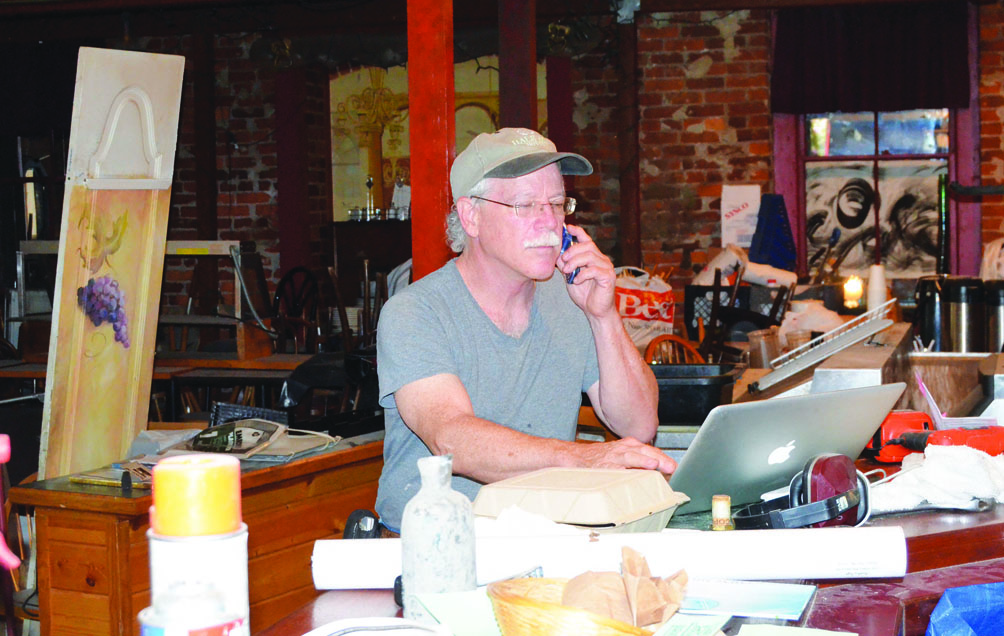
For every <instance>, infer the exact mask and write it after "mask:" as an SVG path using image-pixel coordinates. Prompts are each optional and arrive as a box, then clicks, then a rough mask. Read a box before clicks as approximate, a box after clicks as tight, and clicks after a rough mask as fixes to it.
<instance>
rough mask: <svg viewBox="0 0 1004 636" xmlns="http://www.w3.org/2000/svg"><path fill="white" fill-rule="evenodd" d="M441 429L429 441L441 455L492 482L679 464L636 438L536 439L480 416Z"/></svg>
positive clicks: (460, 471)
mask: <svg viewBox="0 0 1004 636" xmlns="http://www.w3.org/2000/svg"><path fill="white" fill-rule="evenodd" d="M443 424H444V425H443V426H442V427H441V428H440V429H439V430H438V431H437V432H436V434H435V439H436V442H434V443H432V444H429V448H430V450H432V452H433V453H436V454H446V453H451V454H452V455H453V472H454V474H456V475H463V476H464V477H467V478H469V479H473V480H475V481H479V482H481V483H485V484H487V483H492V482H495V481H499V480H501V479H506V478H509V477H515V476H516V475H521V474H523V473H527V472H530V471H533V470H538V469H540V468H549V467H556V466H557V467H565V468H642V469H648V470H661V471H663V472H666V473H669V472H672V470H673V469H674V468H675V467H676V464H675V463H674V462H673V461H672V460H671V459H669V458H668V457H667V456H666V455H665V454H663V453H662V452H661V451H658V450H657V449H655V448H652V447H650V446H645V445H643V444H642V443H640V442H638V441H636V440H634V439H622V440H618V441H616V442H607V443H591V442H568V441H564V440H557V439H550V438H541V437H534V436H532V435H527V434H525V433H520V432H518V431H514V430H512V429H509V428H506V427H504V426H500V425H498V424H495V423H494V422H490V421H488V420H484V419H481V418H479V417H475V416H473V415H463V416H459V417H457V418H456V419H454V420H451V421H449V422H444V423H443Z"/></svg>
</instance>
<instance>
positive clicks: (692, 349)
mask: <svg viewBox="0 0 1004 636" xmlns="http://www.w3.org/2000/svg"><path fill="white" fill-rule="evenodd" d="M645 362H647V363H648V364H704V356H702V355H701V352H700V351H698V350H697V347H696V346H694V343H692V342H691V341H689V340H687V339H685V338H681V337H680V336H677V335H675V334H661V335H658V336H656V337H655V338H652V340H651V341H650V342H649V343H648V346H647V347H645Z"/></svg>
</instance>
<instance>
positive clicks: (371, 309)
mask: <svg viewBox="0 0 1004 636" xmlns="http://www.w3.org/2000/svg"><path fill="white" fill-rule="evenodd" d="M370 280H371V279H370V262H369V261H368V260H364V261H363V308H362V312H361V317H360V320H359V338H358V342H357V343H356V345H357V347H358V348H362V347H370V346H373V345H376V329H377V323H378V322H379V321H380V310H381V309H383V304H384V303H385V302H386V301H387V275H386V274H384V273H383V272H377V273H376V275H375V276H374V277H373V279H372V280H374V281H375V283H376V284H375V285H374V286H373V287H374V288H375V291H376V293H375V294H374V293H372V292H371V290H370Z"/></svg>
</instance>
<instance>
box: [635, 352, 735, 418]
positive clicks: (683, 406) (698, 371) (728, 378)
mask: <svg viewBox="0 0 1004 636" xmlns="http://www.w3.org/2000/svg"><path fill="white" fill-rule="evenodd" d="M651 368H652V372H653V373H655V379H656V381H657V382H658V383H659V423H660V424H665V425H670V424H673V425H684V424H690V425H694V424H701V423H703V422H704V419H705V418H706V417H707V415H708V413H710V412H711V409H713V408H715V407H716V406H718V405H719V404H731V403H732V389H733V387H735V384H736V379H737V378H738V377H739V376H740V375H741V374H742V371H743V369H745V368H746V367H745V365H739V364H653V365H651Z"/></svg>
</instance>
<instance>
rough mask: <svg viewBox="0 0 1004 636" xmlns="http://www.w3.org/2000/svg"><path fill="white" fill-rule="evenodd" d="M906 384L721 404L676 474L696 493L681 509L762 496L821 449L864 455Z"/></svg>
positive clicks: (677, 482)
mask: <svg viewBox="0 0 1004 636" xmlns="http://www.w3.org/2000/svg"><path fill="white" fill-rule="evenodd" d="M904 389H906V384H904V383H902V382H897V383H894V384H882V385H877V386H869V387H864V388H859V389H848V390H845V391H830V392H827V393H815V394H809V395H799V396H796V397H787V398H772V399H768V400H762V401H759V402H743V403H739V404H724V405H722V406H716V407H715V408H714V409H712V410H711V412H710V413H708V416H707V418H705V420H704V424H702V425H701V427H700V428H699V429H698V431H697V435H696V436H695V437H694V441H693V442H691V444H690V447H689V448H688V449H687V452H686V453H684V455H683V458H682V459H681V460H680V462H679V466H678V467H677V469H676V472H675V473H673V476H672V477H671V478H670V481H669V485H670V486H672V487H673V490H676V491H678V492H682V493H685V494H686V495H688V496H689V497H690V502H689V503H686V504H684V505H682V506H680V507H679V508H678V509H677V510H676V512H675V514H687V513H691V512H702V511H705V510H711V497H712V495H719V494H724V495H729V496H731V498H732V505H739V504H747V503H752V502H754V501H758V500H759V499H760V497H761V495H763V494H764V493H767V492H770V491H771V490H775V489H777V488H781V487H783V486H786V485H788V484H789V483H790V482H791V478H792V477H793V476H794V475H795V474H796V473H798V471H800V470H802V467H803V466H804V465H805V462H806V461H807V460H808V459H809V458H811V457H814V456H816V455H819V454H820V453H841V454H844V455H847V456H848V457H851V458H853V459H857V457H858V456H859V455H860V454H861V451H862V450H863V449H864V447H865V445H867V444H868V440H869V439H871V437H872V435H873V434H874V433H875V431H876V430H878V427H879V426H880V425H881V424H882V420H884V419H885V416H886V415H888V414H889V411H891V410H892V407H893V406H894V405H895V404H896V401H897V400H898V399H899V396H900V395H902V394H903V391H904Z"/></svg>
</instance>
